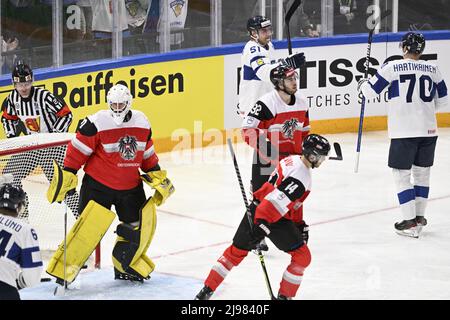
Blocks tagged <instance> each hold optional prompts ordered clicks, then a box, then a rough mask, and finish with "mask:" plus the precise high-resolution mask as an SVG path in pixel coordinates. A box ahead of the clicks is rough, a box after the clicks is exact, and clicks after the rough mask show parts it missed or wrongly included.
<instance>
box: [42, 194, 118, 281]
mask: <svg viewBox="0 0 450 320" xmlns="http://www.w3.org/2000/svg"><path fill="white" fill-rule="evenodd" d="M115 216H116V215H115V214H114V212H112V211H110V210H108V209H106V208H105V207H103V206H101V205H99V204H98V203H96V202H95V201H93V200H91V201H89V203H88V204H87V206H86V207H85V209H84V210H83V212H82V214H81V216H80V217H79V218H78V219H77V221H76V222H75V224H74V225H73V227H72V228H71V229H70V231H69V233H68V235H67V253H66V264H67V266H66V276H67V279H66V281H67V282H68V283H71V282H73V281H74V280H75V278H76V276H77V275H78V273H79V272H80V270H81V268H82V267H83V265H84V263H85V262H86V261H87V259H88V258H89V256H90V255H91V253H92V252H93V251H94V249H95V247H96V246H97V244H98V243H99V242H100V240H101V239H102V238H103V236H104V235H105V233H106V231H107V230H108V229H109V226H110V225H111V223H112V222H113V220H114V218H115ZM46 271H47V273H48V274H50V275H52V276H54V277H56V278H58V279H64V240H63V241H62V242H61V244H60V245H59V247H58V250H56V252H55V254H54V255H53V257H52V258H51V260H50V262H49V264H48V267H47V270H46Z"/></svg>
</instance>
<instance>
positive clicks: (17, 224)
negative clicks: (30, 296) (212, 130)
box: [0, 214, 43, 288]
mask: <svg viewBox="0 0 450 320" xmlns="http://www.w3.org/2000/svg"><path fill="white" fill-rule="evenodd" d="M42 266H43V264H42V258H41V251H40V250H39V242H38V237H37V234H36V232H35V231H34V230H33V229H32V228H31V227H30V225H29V224H28V223H26V222H25V221H24V220H22V219H18V218H13V217H11V216H7V215H3V214H0V281H2V282H4V283H7V284H9V285H10V286H12V287H16V280H17V282H18V283H19V285H20V287H21V288H25V287H32V286H35V285H37V284H39V283H40V281H41V274H42Z"/></svg>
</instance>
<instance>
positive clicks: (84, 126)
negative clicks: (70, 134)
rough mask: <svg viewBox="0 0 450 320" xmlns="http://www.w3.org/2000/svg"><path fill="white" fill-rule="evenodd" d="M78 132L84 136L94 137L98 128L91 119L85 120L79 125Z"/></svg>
mask: <svg viewBox="0 0 450 320" xmlns="http://www.w3.org/2000/svg"><path fill="white" fill-rule="evenodd" d="M77 132H79V133H81V134H82V135H83V136H87V137H92V136H95V135H96V134H97V127H96V126H95V124H94V123H93V122H91V120H89V118H84V119H83V120H82V121H81V122H80V123H79V125H78V130H77Z"/></svg>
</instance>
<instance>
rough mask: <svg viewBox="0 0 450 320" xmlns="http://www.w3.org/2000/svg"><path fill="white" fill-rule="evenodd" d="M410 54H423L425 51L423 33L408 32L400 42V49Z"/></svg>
mask: <svg viewBox="0 0 450 320" xmlns="http://www.w3.org/2000/svg"><path fill="white" fill-rule="evenodd" d="M405 47H406V50H407V51H408V53H414V54H422V52H423V50H424V49H425V37H424V36H423V34H421V33H416V32H407V33H406V34H405V35H404V36H403V37H402V41H401V42H400V48H402V49H403V48H405Z"/></svg>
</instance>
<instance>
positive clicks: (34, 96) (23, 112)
mask: <svg viewBox="0 0 450 320" xmlns="http://www.w3.org/2000/svg"><path fill="white" fill-rule="evenodd" d="M2 111H3V115H2V124H3V128H4V130H5V135H6V137H7V138H11V137H16V136H18V135H19V134H20V132H17V131H18V130H17V129H18V125H19V123H20V122H22V123H23V124H24V126H25V130H26V134H27V135H29V134H35V133H41V132H67V131H68V130H69V126H70V124H71V123H72V118H73V116H72V112H71V111H70V109H69V107H68V106H67V105H66V104H65V103H64V102H63V101H61V100H60V99H58V98H56V97H55V96H54V95H53V94H52V93H51V92H50V91H48V90H46V89H43V88H40V87H32V88H31V92H30V96H29V97H27V98H22V97H21V95H20V94H19V92H17V90H15V89H14V90H13V91H11V93H10V94H9V96H8V97H7V98H6V99H5V100H4V101H3V104H2Z"/></svg>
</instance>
